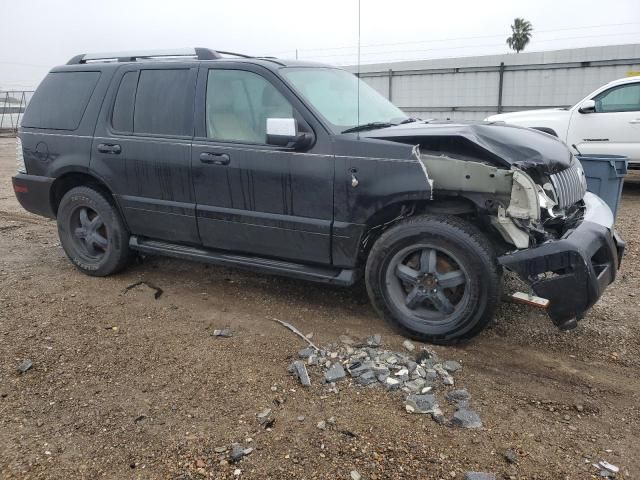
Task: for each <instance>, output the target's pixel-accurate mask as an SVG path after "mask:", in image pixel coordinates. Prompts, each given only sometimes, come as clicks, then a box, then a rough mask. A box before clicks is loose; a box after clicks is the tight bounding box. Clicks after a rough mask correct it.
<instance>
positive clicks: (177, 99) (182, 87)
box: [133, 69, 194, 135]
mask: <svg viewBox="0 0 640 480" xmlns="http://www.w3.org/2000/svg"><path fill="white" fill-rule="evenodd" d="M193 95H194V91H193V84H192V81H191V79H190V72H189V70H188V69H171V70H142V71H141V72H140V79H139V81H138V91H137V93H136V101H135V107H134V113H133V131H134V133H150V134H155V135H191V134H192V129H193V128H192V124H193V121H192V119H193Z"/></svg>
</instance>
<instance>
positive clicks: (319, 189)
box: [191, 62, 334, 264]
mask: <svg viewBox="0 0 640 480" xmlns="http://www.w3.org/2000/svg"><path fill="white" fill-rule="evenodd" d="M196 98H197V101H196V118H197V123H196V138H195V139H194V143H193V149H192V155H191V164H192V172H193V183H194V189H195V195H196V203H197V205H196V216H197V221H198V229H199V232H200V237H201V241H202V244H203V245H205V246H207V247H212V248H216V249H223V250H229V251H234V252H243V253H246V254H255V255H259V256H264V257H274V258H282V259H289V260H293V261H300V262H311V263H319V264H330V263H331V226H332V212H333V175H334V158H333V155H332V154H331V146H330V143H329V139H328V135H327V134H326V132H325V131H324V130H323V129H322V126H321V125H320V124H318V123H317V122H315V121H314V119H313V118H312V117H311V116H310V115H309V113H308V112H306V111H305V110H304V106H303V105H302V104H301V103H300V102H299V100H297V99H296V98H295V97H294V96H293V95H292V94H291V92H290V91H288V90H287V89H286V88H285V87H284V86H283V85H282V84H281V81H280V80H279V79H278V78H277V77H276V76H275V75H274V74H273V73H271V72H270V71H268V70H266V69H264V68H262V67H259V66H251V65H242V66H239V65H237V64H235V65H234V64H231V63H222V62H220V63H218V62H216V65H215V66H213V67H202V68H201V69H200V73H199V76H198V87H197V97H196ZM267 118H295V119H296V120H297V122H298V127H299V129H300V130H302V131H310V132H311V131H312V132H313V133H314V134H315V138H316V141H315V143H314V145H313V146H312V147H310V148H308V149H307V150H305V151H292V150H290V149H287V148H282V147H276V146H272V145H267V144H266V123H267Z"/></svg>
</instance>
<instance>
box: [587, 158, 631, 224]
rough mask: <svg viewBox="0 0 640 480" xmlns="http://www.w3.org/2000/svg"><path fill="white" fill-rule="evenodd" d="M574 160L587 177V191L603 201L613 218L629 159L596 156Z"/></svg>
mask: <svg viewBox="0 0 640 480" xmlns="http://www.w3.org/2000/svg"><path fill="white" fill-rule="evenodd" d="M576 158H577V159H578V160H580V163H581V164H582V168H583V169H584V175H585V177H587V190H589V191H590V192H591V193H595V194H596V195H598V196H599V197H600V198H601V199H602V200H604V201H605V203H606V204H607V205H609V208H610V209H611V211H612V212H613V216H614V218H615V217H616V215H617V213H618V205H619V204H620V197H621V196H622V184H623V182H624V177H625V175H626V174H627V167H628V163H629V159H628V158H627V157H624V156H622V155H596V154H587V155H576Z"/></svg>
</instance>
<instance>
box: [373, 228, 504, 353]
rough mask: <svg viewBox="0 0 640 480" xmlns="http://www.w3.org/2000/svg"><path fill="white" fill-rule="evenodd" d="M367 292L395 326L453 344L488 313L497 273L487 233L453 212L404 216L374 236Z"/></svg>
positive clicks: (497, 290) (476, 329)
mask: <svg viewBox="0 0 640 480" xmlns="http://www.w3.org/2000/svg"><path fill="white" fill-rule="evenodd" d="M365 280H366V284H367V291H368V293H369V298H370V299H371V302H372V304H373V306H374V308H375V309H376V311H377V312H378V313H379V314H380V315H381V316H382V317H383V318H385V319H386V320H387V321H388V322H389V323H390V324H391V325H392V326H393V327H394V328H395V329H396V330H398V331H399V332H400V333H402V334H403V335H405V336H408V337H411V338H413V339H415V340H418V341H423V342H430V343H436V344H443V345H450V344H455V343H459V342H461V341H464V340H468V339H470V338H472V337H474V336H476V335H477V334H478V333H480V332H481V331H482V330H483V329H484V328H485V327H486V326H487V325H488V324H489V323H490V322H491V320H492V319H493V317H494V315H495V311H496V308H497V306H498V303H499V300H500V294H501V275H500V269H499V267H498V265H497V262H496V256H495V253H494V252H493V248H492V247H491V244H490V243H489V241H488V240H487V238H486V237H485V236H484V235H483V234H482V233H481V232H480V231H479V230H478V229H477V228H476V227H475V226H474V225H472V224H470V223H468V222H465V221H463V220H461V219H459V218H457V217H453V216H431V215H424V216H418V217H412V218H409V219H407V220H404V221H402V222H400V223H398V224H397V225H395V226H394V227H392V228H390V229H389V230H387V231H386V232H384V233H383V234H382V235H381V236H380V238H379V239H378V240H377V241H376V243H375V244H374V246H373V248H372V249H371V252H370V254H369V257H368V259H367V266H366V271H365Z"/></svg>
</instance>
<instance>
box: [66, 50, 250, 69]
mask: <svg viewBox="0 0 640 480" xmlns="http://www.w3.org/2000/svg"><path fill="white" fill-rule="evenodd" d="M223 55H231V56H234V57H243V58H252V57H251V56H250V55H243V54H241V53H233V52H223V51H216V50H211V49H209V48H173V49H167V50H138V51H130V52H103V53H82V54H80V55H76V56H75V57H73V58H72V59H71V60H69V61H68V62H67V65H79V64H83V63H93V62H136V61H138V60H148V59H154V58H155V59H161V58H180V57H189V58H194V59H197V60H218V59H220V58H224V57H223Z"/></svg>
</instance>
